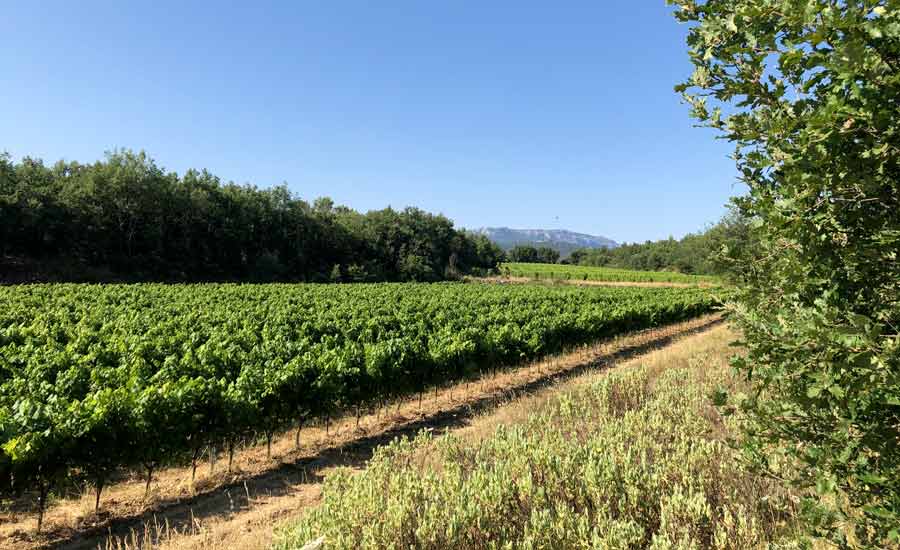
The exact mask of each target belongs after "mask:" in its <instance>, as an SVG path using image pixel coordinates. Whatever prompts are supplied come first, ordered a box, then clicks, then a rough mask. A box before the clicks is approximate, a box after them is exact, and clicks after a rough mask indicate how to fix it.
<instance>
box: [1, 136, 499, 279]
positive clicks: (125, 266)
mask: <svg viewBox="0 0 900 550" xmlns="http://www.w3.org/2000/svg"><path fill="white" fill-rule="evenodd" d="M502 257H503V252H502V250H501V249H500V248H499V247H497V246H496V245H495V244H493V243H492V242H491V241H490V240H488V239H487V237H484V236H478V235H473V234H469V233H467V232H464V231H462V230H459V229H456V228H454V226H453V222H452V221H450V220H449V219H448V218H446V217H444V216H442V215H435V214H430V213H428V212H424V211H422V210H420V209H417V208H406V209H404V210H395V209H392V208H385V209H383V210H376V211H371V212H368V213H365V214H363V213H360V212H357V211H355V210H352V209H350V208H346V207H343V206H335V204H334V203H333V201H332V200H331V199H328V198H320V199H317V200H315V201H314V202H313V203H312V204H310V203H308V202H306V201H304V200H302V199H300V198H298V197H296V196H295V195H294V194H293V193H291V192H290V191H289V190H288V189H287V187H286V186H285V185H280V186H276V187H272V188H266V189H261V188H258V187H255V186H253V185H237V184H234V183H223V182H222V181H221V180H220V179H219V178H218V177H216V176H215V175H213V174H211V173H209V172H208V171H206V170H188V171H187V172H186V173H184V174H183V175H181V176H179V175H178V174H176V173H173V172H166V171H164V170H163V169H161V168H160V167H159V166H157V164H156V163H155V162H154V161H153V160H152V159H151V158H149V157H148V156H147V155H146V154H145V153H143V152H141V153H135V152H132V151H115V152H112V153H109V154H107V155H106V157H105V158H104V159H103V160H101V161H98V162H95V163H92V164H81V163H78V162H64V161H60V162H57V163H55V164H53V165H52V166H48V165H45V164H44V162H43V161H42V160H40V159H34V158H24V159H22V160H21V161H19V162H14V161H13V160H12V159H11V157H10V156H9V155H8V154H3V155H0V268H3V269H0V282H3V279H4V275H3V273H4V272H6V273H7V274H8V276H9V274H10V273H12V272H13V271H14V270H15V269H16V268H17V267H19V268H21V266H22V265H25V267H24V268H22V269H25V270H30V271H32V272H34V271H36V272H37V273H36V274H35V273H32V274H30V275H31V276H32V278H37V279H48V280H66V281H92V280H93V281H108V280H117V281H310V282H328V281H331V282H357V281H436V280H442V279H447V278H453V277H456V276H458V275H460V274H464V273H471V272H476V273H477V272H481V271H489V270H492V269H494V268H495V267H496V266H497V264H498V263H499V262H500V261H501V259H502ZM35 266H38V267H35Z"/></svg>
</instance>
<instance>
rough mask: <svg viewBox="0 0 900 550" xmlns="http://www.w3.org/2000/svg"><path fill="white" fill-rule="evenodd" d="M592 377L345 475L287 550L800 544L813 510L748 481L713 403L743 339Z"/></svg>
mask: <svg viewBox="0 0 900 550" xmlns="http://www.w3.org/2000/svg"><path fill="white" fill-rule="evenodd" d="M715 334H716V335H717V336H714V337H712V338H707V339H705V340H703V341H702V342H704V343H703V345H701V346H697V347H692V348H690V349H683V350H680V351H675V352H671V353H670V354H669V355H667V356H665V357H663V359H662V360H659V358H657V360H652V359H648V360H645V361H642V362H641V363H640V364H638V365H637V366H635V367H634V368H629V369H625V368H623V369H619V370H616V371H614V372H611V373H608V374H605V375H599V376H598V375H592V376H590V377H589V378H588V382H587V383H582V384H574V385H572V386H571V387H567V388H565V389H564V390H563V391H561V392H559V393H557V394H553V396H552V397H549V398H548V399H544V400H532V401H531V402H530V406H532V407H533V408H532V410H531V411H530V412H529V414H527V415H524V416H523V418H522V420H521V421H517V422H515V423H513V424H511V425H499V426H497V427H496V428H494V429H493V430H492V431H490V432H489V433H484V435H483V436H481V437H474V438H473V437H471V436H468V437H467V436H466V435H464V434H460V435H448V436H443V437H436V436H435V435H433V434H431V433H428V432H425V433H422V434H420V435H419V436H418V437H417V438H416V439H414V440H409V439H404V440H398V441H395V442H394V443H393V444H391V445H389V446H387V447H384V448H382V449H381V450H379V451H378V452H377V453H376V455H375V456H374V458H373V459H372V460H371V462H370V463H369V466H368V468H367V469H366V470H364V471H362V472H354V471H351V470H349V469H347V470H339V471H337V472H336V473H334V474H332V475H330V476H329V477H328V478H327V479H326V482H325V487H324V489H323V496H322V501H321V503H320V504H319V505H318V506H316V507H314V508H311V509H309V510H307V511H306V512H305V513H304V514H303V515H302V516H300V517H299V518H298V519H295V520H293V521H292V522H290V523H288V524H286V525H284V526H283V527H282V528H281V529H280V530H279V532H278V533H277V535H276V539H277V541H278V542H277V544H276V547H277V548H280V549H284V550H287V549H295V548H302V547H303V546H304V545H305V544H306V543H308V542H309V541H312V540H315V539H317V538H319V537H321V536H324V537H325V540H326V544H325V546H324V547H325V548H329V549H332V548H360V547H362V548H378V549H380V548H384V549H389V548H391V549H393V548H396V549H400V548H422V549H432V548H433V549H438V548H472V549H475V548H485V549H489V548H522V549H526V548H528V549H530V548H656V549H662V548H733V549H744V548H756V547H766V546H768V547H772V546H775V547H780V548H795V547H796V548H799V547H804V546H805V545H806V543H803V542H802V541H800V540H799V539H798V540H795V539H797V537H796V532H795V516H796V513H797V510H796V502H797V499H796V498H795V497H794V496H793V495H792V494H791V493H790V492H789V491H788V490H786V489H785V488H784V487H783V486H782V485H781V484H780V483H779V482H777V481H773V480H771V479H767V478H762V477H759V476H756V475H754V474H753V473H751V472H749V471H747V470H746V469H745V468H744V467H743V466H742V463H741V461H740V460H739V457H738V454H737V452H736V451H734V450H732V449H731V448H730V447H729V446H728V444H727V443H726V439H727V438H728V437H731V436H733V435H735V434H737V433H738V428H739V425H738V424H739V422H740V420H739V419H737V418H735V417H722V416H721V415H720V414H719V413H718V411H717V410H716V409H715V408H714V407H713V406H712V403H711V398H710V395H711V394H712V393H713V392H714V391H715V390H716V388H718V387H720V386H730V385H733V384H734V383H735V381H734V380H733V378H732V375H731V370H730V368H729V367H728V365H727V355H728V354H729V350H728V347H727V341H728V339H729V336H728V331H727V330H725V329H722V330H721V331H715Z"/></svg>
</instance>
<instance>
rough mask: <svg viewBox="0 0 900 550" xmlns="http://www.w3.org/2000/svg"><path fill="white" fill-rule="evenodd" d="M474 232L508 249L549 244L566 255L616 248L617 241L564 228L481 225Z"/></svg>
mask: <svg viewBox="0 0 900 550" xmlns="http://www.w3.org/2000/svg"><path fill="white" fill-rule="evenodd" d="M475 232H476V233H480V234H482V235H486V236H487V237H488V238H489V239H491V240H492V241H494V242H495V243H497V244H498V245H500V246H501V247H502V248H504V249H506V250H509V249H510V248H512V247H514V246H516V245H520V244H521V245H531V246H549V247H550V248H553V249H555V250H558V251H559V253H560V254H562V255H563V256H568V255H569V253H571V252H572V251H573V250H575V249H578V248H616V247H617V246H619V243H617V242H616V241H614V240H612V239H607V238H606V237H598V236H596V235H587V234H585V233H575V232H574V231H567V230H565V229H510V228H509V227H482V228H481V229H477V230H476V231H475Z"/></svg>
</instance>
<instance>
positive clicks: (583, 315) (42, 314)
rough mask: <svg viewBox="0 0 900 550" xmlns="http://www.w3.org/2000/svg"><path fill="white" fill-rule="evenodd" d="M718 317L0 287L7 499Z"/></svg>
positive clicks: (630, 307)
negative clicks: (548, 356)
mask: <svg viewBox="0 0 900 550" xmlns="http://www.w3.org/2000/svg"><path fill="white" fill-rule="evenodd" d="M716 303H717V302H716V300H715V299H714V297H713V296H712V295H711V294H710V293H708V292H706V291H703V290H700V289H577V288H565V289H555V288H547V287H532V286H524V285H516V286H501V285H467V284H434V285H423V284H363V285H279V284H274V285H158V284H140V285H105V286H100V285H21V286H7V287H0V435H2V439H0V481H3V485H2V486H0V496H2V495H3V494H5V493H7V492H8V491H9V490H10V489H21V488H28V487H34V486H35V485H37V484H40V486H41V487H46V486H47V485H48V484H52V483H55V482H57V481H59V480H61V479H64V478H67V477H76V478H82V477H86V478H88V479H89V480H90V481H92V482H95V483H97V484H98V486H101V487H102V485H103V483H104V482H105V480H106V479H107V478H108V476H109V475H110V473H111V472H112V471H113V470H115V469H117V468H122V467H137V466H141V467H143V468H146V469H151V468H154V467H156V466H157V465H159V464H163V463H166V462H170V461H179V460H183V459H184V458H185V457H196V456H197V453H198V452H200V451H201V450H202V449H203V448H204V447H205V446H208V445H211V444H217V443H218V444H220V443H221V442H222V441H223V440H227V441H234V440H235V439H237V438H239V437H242V436H244V435H245V434H247V433H249V432H253V431H257V432H262V433H266V434H270V433H272V432H273V431H274V430H276V429H279V428H283V427H287V426H288V425H290V424H291V423H293V422H297V421H300V420H303V419H306V418H309V417H314V416H321V415H325V414H328V413H331V412H333V411H334V410H337V409H340V408H345V407H351V406H354V405H357V404H365V403H372V402H376V401H380V400H383V399H384V398H387V397H392V396H396V395H401V394H404V393H407V392H411V391H416V390H418V391H421V390H422V389H423V388H424V387H425V386H426V385H428V384H436V383H441V382H444V381H446V380H448V379H455V378H459V377H461V376H465V375H469V374H472V373H474V372H477V371H479V370H481V369H484V368H488V367H490V368H497V367H498V366H502V365H509V364H514V363H517V362H519V361H521V360H522V359H527V358H533V357H538V356H541V355H543V354H545V353H548V352H551V351H554V350H559V349H561V348H562V347H564V346H567V345H575V344H580V343H584V342H588V341H591V340H595V339H598V338H602V337H606V336H610V335H614V334H618V333H622V332H625V331H630V330H635V329H641V328H646V327H652V326H657V325H660V324H664V323H669V322H674V321H680V320H684V319H687V318H690V317H693V316H696V315H699V314H701V313H704V312H707V311H709V310H711V309H712V308H714V307H715V304H716ZM12 480H14V481H15V484H16V485H17V487H11V486H10V485H9V483H7V482H8V481H12Z"/></svg>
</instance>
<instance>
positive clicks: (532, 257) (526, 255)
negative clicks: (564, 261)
mask: <svg viewBox="0 0 900 550" xmlns="http://www.w3.org/2000/svg"><path fill="white" fill-rule="evenodd" d="M506 258H507V260H509V261H510V262H522V263H533V264H555V263H556V262H558V261H559V252H558V251H557V250H554V249H552V248H550V247H549V246H538V247H534V246H530V245H518V246H514V247H513V248H512V249H510V250H509V252H507V253H506Z"/></svg>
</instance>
